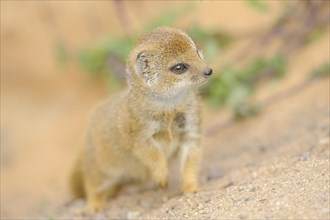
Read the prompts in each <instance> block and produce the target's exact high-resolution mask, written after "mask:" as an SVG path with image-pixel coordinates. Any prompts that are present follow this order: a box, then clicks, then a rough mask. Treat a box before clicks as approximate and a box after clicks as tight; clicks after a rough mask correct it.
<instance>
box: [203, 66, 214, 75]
mask: <svg viewBox="0 0 330 220" xmlns="http://www.w3.org/2000/svg"><path fill="white" fill-rule="evenodd" d="M212 72H213V70H212V69H211V68H207V69H206V70H204V76H211V75H212Z"/></svg>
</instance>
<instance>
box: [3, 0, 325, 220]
mask: <svg viewBox="0 0 330 220" xmlns="http://www.w3.org/2000/svg"><path fill="white" fill-rule="evenodd" d="M175 4H178V3H175ZM272 4H274V3H272ZM166 7H167V8H168V7H170V6H169V5H168V4H167V3H166V2H165V3H159V4H156V3H150V4H149V3H146V2H143V3H139V4H137V3H130V4H129V5H128V8H127V10H128V13H129V16H130V18H131V20H132V21H134V22H133V23H132V26H133V27H132V30H135V29H138V27H140V26H141V25H144V24H146V23H148V21H150V20H152V19H153V18H154V17H155V15H156V14H157V11H159V10H161V9H163V8H166ZM173 7H174V6H173ZM198 7H199V8H198V10H197V12H196V13H193V14H190V15H188V16H186V17H185V18H184V19H182V20H181V21H180V22H179V24H178V25H179V26H180V25H181V26H184V25H187V24H189V23H192V22H193V20H194V19H196V20H200V21H201V23H202V24H203V25H204V26H206V27H211V28H212V27H213V28H216V27H218V26H221V27H224V28H226V29H229V30H231V31H233V32H237V31H238V30H239V32H240V31H241V32H244V31H246V30H250V29H258V28H260V27H263V26H266V25H267V24H269V22H271V21H272V20H273V19H274V18H275V17H276V15H277V12H278V9H279V7H280V6H278V4H274V5H273V6H272V7H273V10H272V11H270V12H268V13H267V15H265V14H258V13H256V12H255V11H253V10H251V9H249V8H247V7H246V6H245V5H244V4H242V3H240V2H235V3H230V2H229V1H228V2H222V1H220V2H209V3H206V2H199V3H198ZM142 8H143V9H145V10H142ZM138 9H139V10H138ZM233 11H235V12H236V15H237V16H232V14H233V13H232V12H233ZM113 14H114V10H113V7H112V6H111V4H109V3H108V2H100V3H98V4H91V3H90V2H88V1H87V2H83V3H81V4H79V6H78V5H77V4H75V3H74V2H69V3H66V4H63V3H61V2H57V1H52V2H46V3H45V2H39V1H36V2H32V1H29V2H9V1H5V2H3V1H1V210H0V213H1V219H24V218H25V219H35V218H43V219H45V218H48V219H59V218H63V219H64V218H65V219H72V218H74V217H77V218H82V217H87V218H90V217H93V218H105V217H106V218H129V219H135V218H140V219H151V218H152V219H154V218H167V219H173V218H176V219H182V218H189V219H228V218H240V219H247V218H249V219H256V218H258V219H264V218H269V219H271V218H276V219H287V218H291V219H329V218H330V216H329V215H330V214H329V208H330V207H329V200H330V199H329V192H330V191H329V180H330V171H329V165H330V164H329V133H330V123H329V117H330V108H329V78H324V79H320V80H318V81H315V82H313V83H311V84H309V85H308V86H307V87H306V88H304V89H303V90H302V91H299V92H297V93H295V94H293V95H290V96H284V97H283V98H282V99H280V100H278V101H276V102H274V103H272V104H271V105H270V106H268V107H267V108H266V109H265V110H264V111H263V113H262V114H261V115H259V116H257V117H253V118H249V119H247V120H245V121H240V122H234V123H230V124H227V125H226V126H222V125H223V124H224V123H225V122H226V120H227V119H228V113H227V112H226V111H225V110H223V111H221V112H219V111H215V110H211V109H209V108H207V107H205V109H204V117H203V118H204V133H205V134H204V143H203V145H204V155H203V164H202V169H201V176H200V181H201V188H202V190H201V192H199V193H196V194H188V195H182V194H181V191H180V184H178V180H177V178H176V176H175V175H174V176H173V180H172V181H171V184H170V187H169V189H168V190H159V189H156V188H153V187H151V186H131V187H128V188H127V189H124V190H123V192H121V193H120V194H119V196H118V197H117V198H115V199H113V200H111V201H109V203H108V206H107V209H106V211H105V212H104V213H100V214H98V215H96V216H86V215H84V213H83V207H84V205H85V202H84V201H80V200H79V201H71V198H70V195H69V193H68V190H67V176H68V173H69V171H70V168H71V165H72V162H73V159H74V158H75V156H76V152H77V150H78V148H79V146H80V144H81V143H80V140H81V134H82V133H83V129H84V124H85V122H86V118H87V115H88V112H89V111H90V109H91V108H92V107H93V106H94V105H95V104H96V103H97V102H99V101H100V100H102V99H103V98H105V97H106V96H107V95H108V91H107V89H106V88H105V86H104V84H102V82H100V81H98V80H95V79H91V78H89V77H87V76H86V75H83V74H81V72H82V70H81V69H79V68H78V67H77V66H76V65H73V64H69V66H67V67H61V66H59V65H58V63H56V60H55V59H54V48H55V47H54V45H55V43H56V40H58V38H61V39H64V40H66V42H67V43H68V45H69V46H70V50H74V49H79V48H80V47H81V46H83V45H88V44H90V43H91V42H95V41H96V40H97V38H98V37H99V36H100V35H102V34H105V33H108V32H110V33H111V32H113V31H114V30H116V31H118V32H122V30H120V25H119V23H118V21H116V20H115V19H114V18H113ZM210 14H212V16H210ZM142 15H147V16H146V18H145V17H143V16H142ZM140 17H141V19H138V18H140ZM228 17H230V18H231V19H230V21H231V22H230V23H229V22H228ZM95 24H98V25H95ZM107 27H109V28H107ZM328 48H329V33H327V34H326V35H324V36H322V37H321V39H319V40H318V41H316V42H314V43H313V44H311V45H309V46H308V47H306V48H305V49H304V50H303V51H301V53H299V55H298V56H297V57H296V58H295V59H294V60H293V62H292V63H291V66H290V67H289V71H288V72H289V73H288V76H287V77H285V78H284V79H283V80H282V81H281V82H280V83H277V84H269V85H264V86H263V87H262V88H261V89H260V90H259V91H258V93H257V94H256V96H255V98H256V99H259V100H265V99H267V98H269V97H271V96H272V95H273V94H278V93H279V92H283V91H286V89H288V88H291V87H292V86H295V85H297V84H299V83H300V82H302V81H303V80H304V79H305V78H306V77H307V75H308V73H309V71H310V70H311V69H313V68H315V67H316V66H318V65H320V64H321V63H323V62H324V61H326V60H329V49H328ZM211 131H212V132H211Z"/></svg>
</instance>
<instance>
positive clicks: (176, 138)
mask: <svg viewBox="0 0 330 220" xmlns="http://www.w3.org/2000/svg"><path fill="white" fill-rule="evenodd" d="M150 125H151V127H150V128H151V129H152V130H153V138H154V141H155V142H156V143H155V145H156V147H157V148H158V149H159V150H160V151H162V152H163V153H164V155H165V156H166V157H167V158H170V157H171V156H173V154H175V153H176V152H177V150H178V147H179V145H180V141H181V139H182V135H183V132H184V126H185V116H184V113H173V114H169V115H165V116H163V117H162V119H161V120H154V121H153V122H152V123H151V124H150Z"/></svg>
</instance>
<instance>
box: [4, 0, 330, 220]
mask: <svg viewBox="0 0 330 220" xmlns="http://www.w3.org/2000/svg"><path fill="white" fill-rule="evenodd" d="M0 14H1V124H0V126H1V217H2V218H22V217H32V216H34V217H47V216H48V215H49V213H50V212H51V211H50V210H52V209H53V208H54V207H56V206H59V205H61V204H63V203H65V202H66V201H68V200H69V195H68V193H67V189H66V187H67V186H66V183H67V182H66V181H67V176H68V173H69V171H70V166H71V164H72V162H73V159H74V158H75V156H76V153H77V151H78V148H79V147H80V146H81V143H82V134H83V131H84V126H85V123H86V120H87V116H88V113H89V111H90V110H91V108H92V107H93V106H95V104H96V103H98V102H99V101H100V100H102V99H104V98H105V97H107V96H109V95H110V96H111V94H113V93H115V92H116V91H118V90H120V89H123V88H124V87H125V80H124V78H125V59H126V57H127V55H128V53H129V51H130V50H131V48H132V47H133V45H134V43H135V42H136V40H137V39H138V38H139V37H140V36H141V35H143V34H144V33H147V32H148V31H150V30H152V29H153V28H155V27H158V26H164V25H165V26H174V27H178V28H181V29H183V30H185V31H187V32H188V33H189V34H190V35H191V37H192V38H193V39H194V40H195V41H196V43H197V45H198V46H199V48H201V49H202V51H203V52H204V55H205V57H206V60H207V62H208V63H210V66H212V67H213V69H214V70H215V74H214V76H212V79H211V80H210V82H209V83H208V85H206V86H205V87H203V88H202V89H201V95H202V96H203V98H204V115H205V122H204V127H205V129H204V130H205V133H206V136H207V137H208V136H212V135H217V133H218V132H220V131H221V129H224V128H225V127H226V126H229V125H230V124H232V123H238V124H239V123H244V121H245V120H250V119H249V118H254V117H258V116H260V115H262V114H265V112H264V109H265V108H267V107H268V106H270V105H273V103H276V102H277V101H278V100H281V99H285V98H286V97H288V96H291V95H292V94H295V93H299V92H300V91H302V90H304V88H306V87H308V86H309V85H310V84H313V83H315V82H316V81H317V82H318V83H321V84H319V86H320V88H321V87H322V90H320V91H322V93H321V94H320V93H319V90H317V91H315V93H313V94H312V96H313V97H319V98H320V100H321V102H322V103H324V102H327V100H328V98H329V95H328V94H327V91H328V89H329V84H328V82H329V1H317V0H316V1H314V0H304V1H303V0H301V1H300V0H299V1H266V0H242V1H229V0H228V1H1V13H0ZM323 92H324V93H323ZM302 99H303V97H302ZM283 129H286V128H283ZM288 129H292V128H288ZM239 132H241V131H239Z"/></svg>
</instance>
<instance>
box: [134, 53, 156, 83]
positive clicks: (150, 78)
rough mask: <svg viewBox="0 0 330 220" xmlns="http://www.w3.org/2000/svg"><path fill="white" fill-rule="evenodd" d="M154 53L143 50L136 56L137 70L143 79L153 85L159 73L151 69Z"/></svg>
mask: <svg viewBox="0 0 330 220" xmlns="http://www.w3.org/2000/svg"><path fill="white" fill-rule="evenodd" d="M152 57H153V53H152V52H149V51H145V50H143V51H141V52H140V53H138V55H137V57H136V65H135V70H136V73H137V74H138V75H139V76H141V77H142V79H143V80H144V81H145V82H146V83H147V84H148V85H149V86H151V85H152V84H154V83H155V82H156V81H157V73H156V72H155V71H151V58H152Z"/></svg>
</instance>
